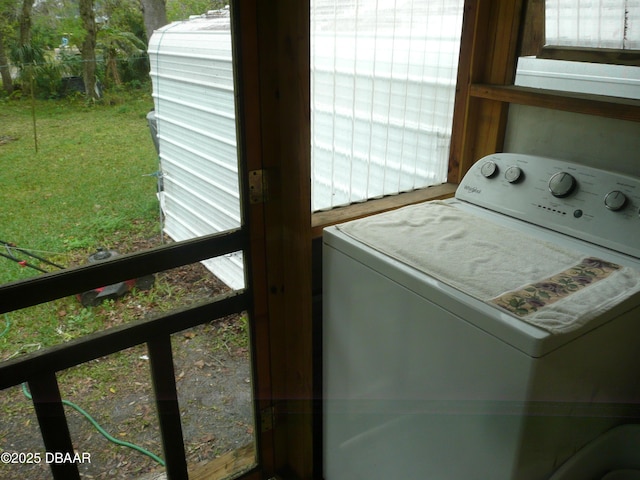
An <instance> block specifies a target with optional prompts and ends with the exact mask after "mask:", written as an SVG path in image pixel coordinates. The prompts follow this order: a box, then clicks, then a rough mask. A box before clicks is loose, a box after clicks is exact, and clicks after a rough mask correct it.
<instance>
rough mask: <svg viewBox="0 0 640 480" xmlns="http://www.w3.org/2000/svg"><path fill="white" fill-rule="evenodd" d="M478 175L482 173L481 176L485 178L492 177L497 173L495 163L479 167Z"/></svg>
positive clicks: (487, 163)
mask: <svg viewBox="0 0 640 480" xmlns="http://www.w3.org/2000/svg"><path fill="white" fill-rule="evenodd" d="M480 173H482V176H483V177H486V178H491V177H493V176H494V175H495V174H496V173H498V166H497V165H496V162H493V161H491V160H488V161H486V162H484V163H483V164H482V166H481V167H480Z"/></svg>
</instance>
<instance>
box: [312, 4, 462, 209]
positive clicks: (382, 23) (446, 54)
mask: <svg viewBox="0 0 640 480" xmlns="http://www.w3.org/2000/svg"><path fill="white" fill-rule="evenodd" d="M463 3H464V2H463V0H437V1H434V0H312V1H311V97H312V99H311V135H312V145H311V153H312V154H311V156H312V177H313V178H312V180H313V181H312V193H313V198H312V207H313V209H314V210H321V209H328V208H331V207H334V206H338V205H345V204H349V203H353V202H358V201H363V200H367V199H369V198H375V197H379V196H383V195H389V194H394V193H399V192H403V191H408V190H412V189H415V188H420V187H424V186H428V185H434V184H439V183H443V182H445V181H446V175H447V165H448V154H449V142H450V136H451V123H452V117H453V99H454V92H455V81H456V73H457V65H458V53H459V45H460V34H461V29H462V11H463Z"/></svg>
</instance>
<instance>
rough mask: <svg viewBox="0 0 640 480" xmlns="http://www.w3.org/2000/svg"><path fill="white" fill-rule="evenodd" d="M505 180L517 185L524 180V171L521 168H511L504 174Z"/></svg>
mask: <svg viewBox="0 0 640 480" xmlns="http://www.w3.org/2000/svg"><path fill="white" fill-rule="evenodd" d="M504 178H506V179H507V182H509V183H516V182H518V181H519V180H520V179H521V178H522V169H521V168H520V167H515V166H511V167H509V168H507V171H506V172H504Z"/></svg>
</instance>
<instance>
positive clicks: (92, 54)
mask: <svg viewBox="0 0 640 480" xmlns="http://www.w3.org/2000/svg"><path fill="white" fill-rule="evenodd" d="M79 9H80V19H81V20H82V26H83V27H84V30H85V36H84V39H83V41H82V45H81V47H80V55H81V57H82V70H83V75H82V77H83V80H84V91H85V93H86V95H87V97H88V98H90V99H92V100H96V99H97V98H98V93H97V92H96V39H97V36H98V33H97V29H96V19H95V17H94V13H93V0H80V2H79Z"/></svg>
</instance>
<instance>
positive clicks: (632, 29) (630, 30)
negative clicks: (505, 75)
mask: <svg viewBox="0 0 640 480" xmlns="http://www.w3.org/2000/svg"><path fill="white" fill-rule="evenodd" d="M533 3H534V5H535V2H533ZM534 8H535V7H534ZM540 8H541V9H542V12H541V14H542V16H541V17H536V16H535V15H532V16H531V17H530V20H529V21H530V22H538V23H539V25H538V26H536V27H533V28H532V29H531V30H532V31H536V30H539V29H540V28H541V27H542V28H543V30H544V35H543V36H542V38H544V46H540V47H542V48H539V49H538V50H537V53H536V55H531V56H530V55H527V56H523V57H520V58H519V60H518V70H517V75H516V80H515V84H516V85H519V86H525V87H535V88H546V89H549V90H560V91H568V92H578V93H588V94H597V95H607V96H615V97H622V98H632V99H638V98H640V93H639V92H640V69H639V68H638V64H639V62H638V58H637V51H636V52H633V51H632V50H634V49H638V48H640V0H547V1H546V2H545V3H544V5H541V7H540ZM531 19H535V20H531ZM525 43H526V40H525ZM535 51H536V50H534V52H535ZM529 53H533V52H529Z"/></svg>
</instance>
